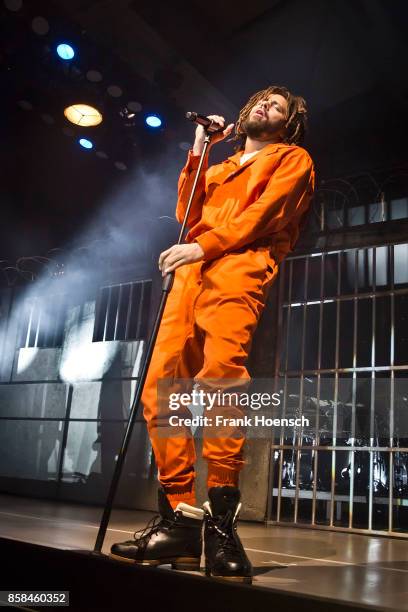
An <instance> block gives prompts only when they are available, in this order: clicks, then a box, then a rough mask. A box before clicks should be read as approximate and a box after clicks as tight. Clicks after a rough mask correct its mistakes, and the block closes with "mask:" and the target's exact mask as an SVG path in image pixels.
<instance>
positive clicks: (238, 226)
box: [195, 147, 314, 260]
mask: <svg viewBox="0 0 408 612" xmlns="http://www.w3.org/2000/svg"><path fill="white" fill-rule="evenodd" d="M313 183H314V171H313V162H312V160H311V159H310V157H309V155H308V153H307V152H306V151H305V150H304V149H301V148H300V147H299V148H298V149H295V150H292V151H289V152H288V153H287V154H286V155H285V156H284V157H283V158H282V160H281V162H280V164H279V166H278V167H277V169H276V170H275V172H274V173H273V175H272V177H271V178H270V179H269V182H268V184H267V186H266V188H265V190H264V191H263V193H262V195H261V196H260V197H259V198H258V199H257V200H256V201H255V202H253V203H252V204H250V205H249V206H248V208H246V209H245V210H244V211H243V212H242V213H241V214H240V215H238V217H236V218H235V219H233V220H231V221H228V222H227V223H225V224H224V225H220V226H219V227H216V228H214V229H211V230H208V231H206V232H204V233H203V234H201V235H200V236H197V237H196V238H195V241H196V242H198V244H199V245H200V246H201V248H202V249H203V251H204V260H210V259H215V258H216V257H220V256H221V255H223V254H224V253H226V252H227V251H232V250H235V249H239V248H240V247H242V246H245V245H246V244H250V243H251V242H253V241H254V240H256V239H258V238H263V237H265V236H269V235H270V234H273V233H276V232H279V231H281V230H282V229H283V228H284V227H285V225H287V223H288V222H289V221H290V220H291V218H292V217H293V216H294V215H295V214H303V212H305V211H306V209H307V207H308V206H309V203H310V200H311V196H312V193H313Z"/></svg>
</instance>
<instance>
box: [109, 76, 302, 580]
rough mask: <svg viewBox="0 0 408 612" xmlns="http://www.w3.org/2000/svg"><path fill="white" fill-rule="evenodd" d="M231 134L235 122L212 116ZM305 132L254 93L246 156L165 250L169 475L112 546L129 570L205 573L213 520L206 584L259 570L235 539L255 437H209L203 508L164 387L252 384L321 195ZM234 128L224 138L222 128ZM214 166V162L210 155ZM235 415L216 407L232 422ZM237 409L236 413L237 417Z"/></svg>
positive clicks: (149, 412) (164, 460) (152, 385)
mask: <svg viewBox="0 0 408 612" xmlns="http://www.w3.org/2000/svg"><path fill="white" fill-rule="evenodd" d="M209 118H210V119H212V120H213V122H214V123H215V124H218V125H219V126H220V127H221V128H222V129H223V131H220V132H219V133H215V134H214V135H213V136H212V140H211V145H214V144H215V143H217V142H219V141H221V140H223V139H224V138H226V137H228V136H229V135H230V134H231V133H232V130H233V127H234V125H233V124H230V125H228V126H227V127H225V126H224V118H223V117H219V116H217V115H211V116H210V117H209ZM305 126H306V104H305V101H304V100H303V98H300V97H298V96H294V95H293V94H291V93H290V92H289V91H288V90H287V89H286V88H285V87H279V86H271V87H268V88H267V89H265V90H263V91H260V92H258V93H255V94H254V95H253V96H252V97H251V98H250V99H249V101H248V103H247V104H246V105H245V106H244V108H243V109H242V110H241V112H240V115H239V118H238V121H237V124H236V126H235V132H236V138H237V139H240V140H241V147H240V150H239V151H238V152H237V153H235V155H233V156H232V157H229V158H228V159H227V160H225V161H224V162H223V163H221V164H217V165H214V166H210V167H209V168H208V159H206V160H205V165H204V170H205V171H204V172H203V174H202V175H201V177H200V178H199V182H198V186H197V191H196V194H195V198H194V200H193V203H192V207H191V210H190V215H189V218H188V223H187V225H188V228H189V232H188V234H187V236H186V243H185V244H182V245H178V246H177V245H175V246H172V247H171V248H169V249H167V250H166V251H164V252H163V253H161V255H160V258H159V268H160V270H161V272H162V275H163V276H164V275H166V274H168V273H169V272H172V271H175V279H174V285H173V289H172V291H171V292H170V295H169V298H168V301H167V304H166V308H165V312H164V316H163V319H162V323H161V327H160V331H159V334H158V338H157V342H156V346H155V350H154V354H153V358H152V362H151V365H150V368H149V373H148V377H147V380H146V384H145V388H144V392H143V396H142V402H143V405H144V417H145V419H146V421H147V427H148V431H149V435H150V439H151V442H152V446H153V449H154V454H155V458H156V462H157V465H158V469H159V480H160V484H161V488H160V489H159V491H158V502H159V512H160V520H159V521H157V520H155V521H153V523H149V524H148V525H147V527H146V528H145V529H143V530H141V531H139V532H136V533H135V536H134V539H132V540H128V541H126V542H122V543H118V544H114V545H113V546H112V549H111V556H113V557H114V558H117V559H121V560H123V561H129V562H136V563H143V564H149V565H160V564H165V563H171V564H172V566H173V568H175V569H185V570H191V569H199V564H200V556H201V548H202V536H201V531H202V529H201V527H202V519H203V517H204V554H205V569H206V574H207V575H208V576H212V577H215V578H221V579H225V580H235V581H241V582H251V581H252V566H251V563H250V561H249V559H248V557H247V556H246V554H245V551H244V548H243V546H242V543H241V541H240V539H239V536H238V534H237V531H236V523H237V517H238V513H239V510H240V508H241V503H240V491H239V488H238V480H239V472H240V470H241V469H242V467H243V466H244V458H243V447H244V442H245V437H244V435H242V433H241V434H240V435H237V434H236V431H235V432H232V431H231V435H230V432H228V431H226V432H224V433H223V434H222V435H214V432H211V431H207V432H206V429H205V428H204V431H203V457H204V458H205V459H206V461H207V465H208V474H207V485H208V497H209V501H207V502H205V503H204V506H203V508H204V511H203V510H201V509H199V508H197V507H196V498H195V491H194V480H195V471H194V463H195V458H196V456H195V448H194V438H193V436H192V435H191V431H190V429H189V428H187V427H186V428H185V431H184V434H183V435H163V431H164V430H163V429H162V426H163V419H164V418H167V423H168V416H169V415H168V414H163V411H162V410H159V409H158V381H160V380H161V379H168V380H175V379H190V380H191V381H192V384H197V385H199V386H200V387H201V388H205V389H210V388H211V381H212V380H213V381H214V380H215V381H217V385H218V388H219V385H220V381H221V384H222V386H223V388H225V389H228V388H229V387H234V388H237V386H238V387H239V385H240V384H241V383H242V385H246V384H248V380H249V379H250V375H249V373H248V370H247V368H246V363H247V358H248V354H249V350H250V346H251V340H252V336H253V333H254V331H255V329H256V326H257V324H258V321H259V318H260V315H261V313H262V310H263V308H264V306H265V302H266V299H267V295H268V291H269V289H270V287H271V285H272V283H273V282H274V281H275V279H276V276H277V274H278V267H279V264H280V262H281V261H282V260H283V259H284V257H285V256H286V254H287V253H288V252H289V251H291V250H293V248H294V245H295V243H296V241H297V239H298V236H299V231H300V226H301V224H302V221H303V220H304V216H305V213H306V212H307V210H308V207H309V204H310V200H311V197H312V193H313V187H314V171H313V162H312V160H311V158H310V156H309V155H308V153H307V152H306V151H305V150H304V149H303V148H301V147H300V146H299V144H300V143H301V142H302V140H303V136H304V132H305ZM224 127H225V129H224ZM204 138H205V131H204V128H202V127H201V126H198V127H197V129H196V136H195V142H194V146H193V149H192V151H190V152H189V155H188V160H187V163H186V165H185V167H184V169H183V170H182V172H181V176H180V179H179V191H178V202H177V208H176V217H177V220H178V221H179V222H182V220H183V218H184V213H185V210H186V207H187V202H188V198H189V195H190V192H191V187H192V184H193V181H194V178H195V176H196V172H197V167H198V163H199V157H200V154H201V152H202V150H203V146H204ZM207 157H208V156H207ZM225 410H226V409H225V407H223V406H217V407H215V410H214V414H217V413H218V414H223V412H225ZM230 410H232V411H233V410H234V409H233V408H230Z"/></svg>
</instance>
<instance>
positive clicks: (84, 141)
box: [78, 138, 93, 149]
mask: <svg viewBox="0 0 408 612" xmlns="http://www.w3.org/2000/svg"><path fill="white" fill-rule="evenodd" d="M78 142H79V144H80V145H81V147H84V149H92V148H93V142H91V141H90V140H88V139H87V138H80V139H79V141H78Z"/></svg>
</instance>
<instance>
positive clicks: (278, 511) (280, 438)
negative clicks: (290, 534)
mask: <svg viewBox="0 0 408 612" xmlns="http://www.w3.org/2000/svg"><path fill="white" fill-rule="evenodd" d="M292 282H293V260H292V259H291V260H290V263H289V295H288V313H287V317H286V355H285V365H284V368H285V370H284V385H283V406H282V415H281V416H282V418H283V417H284V416H285V413H286V392H287V381H288V374H287V372H288V355H289V333H290V315H291V309H292V304H291V302H292ZM283 431H284V430H283V425H281V430H280V436H279V444H280V447H281V449H280V451H281V452H280V457H279V480H278V505H277V509H276V520H277V521H280V515H281V507H282V469H283V445H284V435H283Z"/></svg>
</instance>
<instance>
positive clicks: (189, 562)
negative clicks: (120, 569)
mask: <svg viewBox="0 0 408 612" xmlns="http://www.w3.org/2000/svg"><path fill="white" fill-rule="evenodd" d="M109 557H110V558H111V559H115V560H116V561H122V562H123V563H132V564H133V565H134V564H136V565H147V566H150V567H157V566H158V565H171V567H172V569H175V570H179V571H185V572H189V571H196V572H198V571H200V558H199V557H198V558H196V557H170V558H168V559H144V560H139V559H132V558H130V557H121V556H120V555H115V554H113V553H110V555H109Z"/></svg>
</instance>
